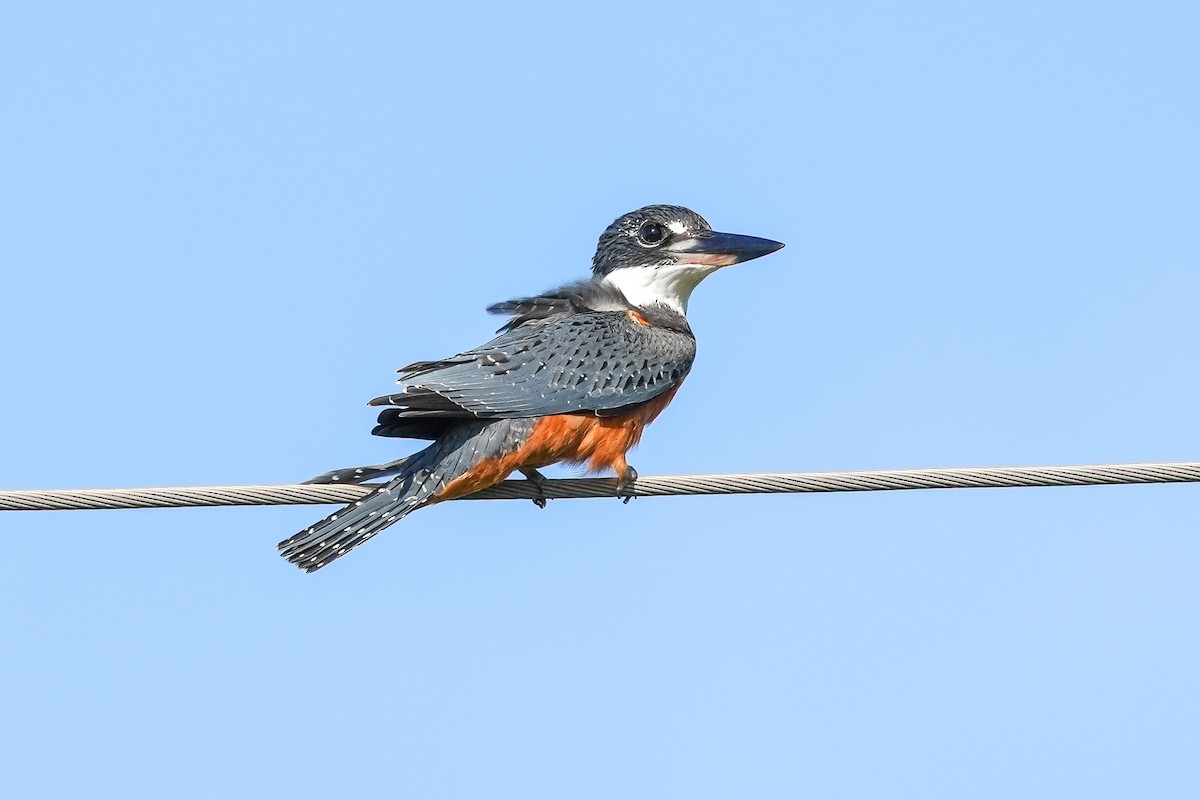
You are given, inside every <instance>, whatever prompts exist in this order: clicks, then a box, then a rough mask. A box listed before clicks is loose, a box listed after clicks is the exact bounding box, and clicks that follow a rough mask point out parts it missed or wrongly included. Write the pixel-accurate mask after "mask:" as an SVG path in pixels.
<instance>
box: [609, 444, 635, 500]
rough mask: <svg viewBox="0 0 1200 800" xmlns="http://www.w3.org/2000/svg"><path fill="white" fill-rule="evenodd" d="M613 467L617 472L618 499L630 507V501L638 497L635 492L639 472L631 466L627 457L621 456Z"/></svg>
mask: <svg viewBox="0 0 1200 800" xmlns="http://www.w3.org/2000/svg"><path fill="white" fill-rule="evenodd" d="M613 466H614V467H615V468H616V470H617V497H619V498H620V499H621V500H622V501H624V502H625V504H626V505H628V504H629V501H630V500H632V499H633V498H635V497H637V495H636V494H635V493H634V491H633V485H634V484H635V483H636V482H637V477H638V474H637V470H636V469H634V468H633V467H631V466H629V462H628V461H626V460H625V456H620V457H619V458H618V459H617V461H616V462H615V463H614V464H613Z"/></svg>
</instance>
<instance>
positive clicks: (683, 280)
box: [604, 264, 720, 315]
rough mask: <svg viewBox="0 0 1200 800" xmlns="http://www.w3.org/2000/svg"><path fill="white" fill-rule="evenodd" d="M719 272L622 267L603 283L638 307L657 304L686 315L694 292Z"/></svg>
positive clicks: (701, 268)
mask: <svg viewBox="0 0 1200 800" xmlns="http://www.w3.org/2000/svg"><path fill="white" fill-rule="evenodd" d="M718 269H720V267H714V266H709V265H707V264H668V265H665V266H661V267H622V268H621V269H614V270H613V271H612V272H610V273H608V274H607V275H605V276H604V280H605V281H607V282H608V283H609V284H610V285H612V286H615V287H616V288H617V289H619V290H620V291H621V294H623V295H625V299H626V300H628V301H629V302H630V303H632V304H633V305H635V306H641V307H645V306H652V305H654V304H655V303H658V304H661V305H664V306H666V307H667V308H670V309H672V310H674V311H676V312H678V313H680V314H685V315H686V314H687V304H688V298H690V297H691V296H692V291H693V290H694V289H695V288H696V287H697V286H699V285H700V281H702V280H704V279H705V278H707V277H708V276H709V275H712V274H713V273H714V272H716V271H717V270H718Z"/></svg>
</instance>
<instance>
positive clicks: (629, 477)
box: [279, 205, 783, 572]
mask: <svg viewBox="0 0 1200 800" xmlns="http://www.w3.org/2000/svg"><path fill="white" fill-rule="evenodd" d="M781 247H783V244H781V243H780V242H774V241H771V240H770V239H760V238H758V237H755V236H741V235H738V234H731V233H717V232H715V231H713V229H712V228H711V227H710V226H709V224H708V223H707V222H705V220H704V218H703V217H701V216H700V215H699V214H697V213H696V212H694V211H691V210H689V209H686V208H683V207H681V206H667V205H654V206H646V207H645V208H640V209H638V210H637V211H632V212H630V213H628V214H625V215H624V216H622V217H619V218H618V219H617V220H616V221H615V222H613V224H612V225H609V226H608V228H607V229H606V230H605V231H604V233H603V234H601V236H600V242H599V244H598V245H597V247H596V255H595V256H594V257H593V259H592V277H591V279H589V280H585V281H580V282H578V283H571V284H567V285H566V286H562V287H560V288H558V289H555V290H553V291H550V292H546V293H544V294H540V295H537V296H534V297H521V298H517V299H515V300H509V301H508V302H505V303H497V304H496V305H493V306H491V307H490V308H489V309H488V310H489V311H490V312H492V313H494V314H507V315H509V320H508V322H507V323H506V324H505V325H504V326H503V327H502V328H500V330H499V332H498V333H499V336H497V337H496V338H495V339H492V340H491V341H490V342H488V343H487V344H484V345H481V346H480V347H476V348H475V349H473V350H467V351H465V352H463V353H459V354H458V355H455V356H451V357H449V358H443V359H440V360H437V361H418V362H416V363H414V364H409V365H408V366H407V367H404V368H403V369H401V370H400V379H399V380H398V381H397V383H400V384H402V385H404V386H405V389H404V390H403V391H401V392H398V393H396V394H390V395H386V396H384V397H377V398H375V399H374V400H372V401H371V405H373V406H387V408H385V409H384V410H383V411H382V412H381V413H380V415H379V424H378V425H376V426H375V429H374V430H373V431H372V433H374V434H375V435H377V436H398V437H402V438H407V439H428V440H432V442H433V443H432V444H430V445H429V446H428V447H426V448H425V449H424V450H421V451H419V452H417V453H414V454H413V455H410V456H407V457H406V458H402V459H400V460H398V461H393V462H390V463H388V464H379V465H377V466H371V467H357V468H350V469H343V470H337V471H334V472H329V473H326V474H324V475H321V476H319V477H317V478H313V479H312V481H310V483H335V482H336V483H360V482H363V481H367V480H373V479H376V478H384V477H388V476H394V477H392V478H391V480H389V481H388V482H387V483H386V484H385V485H383V486H381V487H380V488H378V489H376V490H375V491H374V492H372V493H371V494H369V495H367V496H365V497H363V498H362V499H361V500H359V501H357V502H355V503H352V504H351V505H348V506H346V507H345V508H343V509H342V510H340V511H338V512H337V513H336V514H331V515H330V516H328V517H326V518H325V519H323V520H321V521H320V522H318V523H316V524H315V525H313V526H312V527H310V528H306V529H305V530H303V531H301V532H300V533H298V534H296V535H295V536H293V537H291V538H290V539H287V540H285V541H283V542H280V543H279V549H280V550H281V551H282V554H283V556H284V557H285V558H287V560H288V561H290V562H292V563H293V564H295V565H296V566H298V567H300V568H301V569H303V570H305V571H306V572H312V571H314V570H317V569H320V568H321V567H323V566H325V565H326V564H328V563H329V562H330V561H332V560H333V559H335V558H338V557H339V556H343V555H345V554H346V553H348V552H349V551H350V550H352V549H353V548H355V547H357V546H358V545H360V544H362V543H363V542H365V541H366V540H367V539H370V538H371V537H372V536H374V535H375V534H377V533H379V532H380V531H382V530H383V529H384V528H386V527H387V526H389V525H391V524H392V523H393V522H396V521H398V520H400V519H402V518H403V517H405V516H407V515H408V514H409V513H410V512H412V511H415V510H416V509H418V508H422V507H423V506H428V505H432V504H434V503H439V502H441V501H443V500H450V499H453V498H455V497H461V496H463V495H466V494H471V493H472V492H477V491H479V490H480V489H484V488H486V487H488V486H492V485H494V484H496V483H499V482H500V481H502V480H504V479H505V478H507V477H508V476H509V474H511V473H512V472H515V471H519V472H521V473H522V474H523V475H525V476H526V477H527V478H528V479H530V480H531V481H534V482H535V485H536V484H540V483H541V481H542V476H541V474H540V473H539V472H538V471H537V470H538V468H539V467H544V466H547V465H549V464H554V463H557V462H569V463H573V464H586V465H587V466H588V467H589V468H590V469H591V470H595V471H603V470H607V469H611V470H614V471H615V472H616V474H617V478H618V480H617V496H618V497H622V498H624V499H625V500H626V501H628V499H629V497H630V496H632V495H631V492H630V489H631V487H632V485H633V482H634V481H635V480H636V479H637V472H636V471H635V470H634V469H633V467H631V466H629V462H627V461H626V460H625V454H626V453H627V452H628V451H629V450H630V448H632V447H633V446H634V445H636V444H637V443H638V440H639V439H641V437H642V431H643V429H644V428H645V427H646V426H647V425H649V424H650V423H651V422H652V421H654V419H655V418H656V417H657V416H658V415H659V414H660V413H661V412H662V410H663V409H664V408H666V407H667V404H668V403H670V402H671V398H673V397H674V396H675V392H676V391H678V389H679V386H680V384H682V383H683V380H684V378H686V377H687V374H688V371H689V370H690V369H691V368H692V361H693V360H694V359H695V356H696V339H695V337H694V336H693V335H692V329H691V328H690V327H689V326H688V321H687V317H686V313H687V304H688V298H689V297H690V296H691V294H692V290H694V289H695V288H696V286H697V284H699V283H700V281H702V280H704V278H706V277H708V276H709V275H711V274H712V273H713V272H715V271H716V270H718V269H720V268H721V267H727V266H729V265H731V264H737V263H738V262H741V261H749V260H750V259H752V258H758V257H759V256H765V255H767V254H768V253H773V252H775V251H776V250H778V249H779V248H781ZM534 502H535V503H537V504H538V505H539V506H545V499H544V498H541V499H539V500H535V501H534Z"/></svg>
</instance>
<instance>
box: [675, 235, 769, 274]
mask: <svg viewBox="0 0 1200 800" xmlns="http://www.w3.org/2000/svg"><path fill="white" fill-rule="evenodd" d="M781 247H783V242H776V241H774V240H772V239H760V238H759V237H757V236H743V235H742V234H740V233H717V232H716V231H713V232H711V233H706V234H704V235H702V236H695V237H693V238H690V239H683V240H681V241H678V242H675V243H673V244H669V245H667V247H666V248H665V249H667V250H669V251H670V252H672V253H678V254H679V256H680V259H679V261H680V263H682V264H707V265H709V266H714V267H727V266H729V265H730V264H740V263H741V262H743V261H750V260H751V259H755V258H759V257H760V256H765V255H770V254H771V253H774V252H775V251H776V250H778V249H779V248H781Z"/></svg>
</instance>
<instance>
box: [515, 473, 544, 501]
mask: <svg viewBox="0 0 1200 800" xmlns="http://www.w3.org/2000/svg"><path fill="white" fill-rule="evenodd" d="M521 474H522V475H524V476H525V480H527V481H529V482H530V483H532V484H533V490H534V491H535V492H537V494H536V495H534V496H533V498H532V500H533V504H534V505H535V506H537V507H538V508H545V507H546V476H545V475H543V474H542V473H540V472H538V471H537V470H536V469H534V468H533V467H529V468H528V469H522V470H521Z"/></svg>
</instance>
